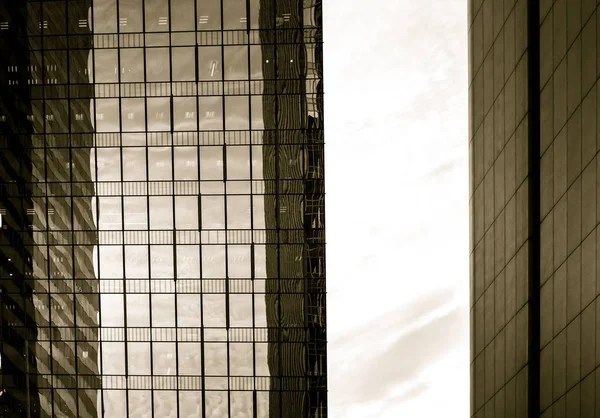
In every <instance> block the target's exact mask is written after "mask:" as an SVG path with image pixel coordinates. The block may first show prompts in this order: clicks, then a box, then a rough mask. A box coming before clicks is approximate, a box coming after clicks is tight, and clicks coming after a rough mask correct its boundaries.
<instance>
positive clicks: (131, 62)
mask: <svg viewBox="0 0 600 418" xmlns="http://www.w3.org/2000/svg"><path fill="white" fill-rule="evenodd" d="M120 54H121V82H122V83H130V82H142V81H144V49H143V48H122V49H121V50H120Z"/></svg>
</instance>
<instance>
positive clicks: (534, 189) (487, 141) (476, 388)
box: [468, 0, 600, 418]
mask: <svg viewBox="0 0 600 418" xmlns="http://www.w3.org/2000/svg"><path fill="white" fill-rule="evenodd" d="M597 6H598V2H597V1H596V0H577V1H571V0H557V1H548V0H484V1H482V0H470V1H469V5H468V11H469V19H468V20H469V106H470V109H469V116H470V119H469V154H470V167H471V170H470V213H471V214H470V218H471V230H470V237H471V245H470V251H471V254H470V259H471V274H470V276H471V286H470V294H471V416H473V417H513V416H516V417H530V418H531V417H546V418H549V417H559V416H560V417H590V418H591V417H596V416H599V415H600V396H599V395H598V394H600V374H599V373H600V372H599V370H600V369H598V367H597V366H598V365H599V364H600V301H599V299H598V294H599V292H600V275H599V271H598V267H600V266H599V265H598V264H599V263H598V260H600V242H599V240H600V229H599V228H598V221H599V220H600V201H598V199H597V196H598V190H599V188H600V158H599V157H598V151H599V150H600V131H599V128H600V127H599V126H598V125H597V120H598V116H599V113H598V112H599V111H600V103H599V102H598V100H600V90H598V89H599V88H600V87H598V85H599V84H598V82H597V80H598V75H600V49H598V46H599V45H600V11H599V10H598V7H597Z"/></svg>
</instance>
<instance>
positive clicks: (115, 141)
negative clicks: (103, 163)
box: [0, 129, 324, 152]
mask: <svg viewBox="0 0 600 418" xmlns="http://www.w3.org/2000/svg"><path fill="white" fill-rule="evenodd" d="M265 134H267V135H270V136H273V137H276V138H277V139H278V140H279V144H280V145H290V146H291V145H296V146H299V147H304V148H306V147H309V150H314V151H320V152H322V147H323V145H324V142H322V141H319V140H317V138H322V135H323V130H322V129H276V130H273V129H260V130H258V129H253V130H251V131H249V130H231V131H225V132H224V131H200V132H198V131H179V132H170V131H163V132H137V133H136V132H123V133H121V132H110V133H97V134H95V135H93V139H94V140H95V142H92V133H89V134H81V133H70V134H69V133H48V134H46V135H44V134H31V135H28V136H27V135H24V134H15V135H11V136H7V135H2V134H0V150H2V149H14V143H15V141H16V140H17V141H19V142H20V143H21V146H22V147H23V148H24V149H29V148H35V149H47V150H48V152H49V151H52V149H54V148H86V149H87V148H106V147H121V146H122V147H123V148H130V147H140V148H152V147H165V146H169V147H171V146H172V147H179V146H201V147H202V146H218V145H228V146H230V145H231V146H235V145H260V146H262V145H264V139H263V137H264V135H265Z"/></svg>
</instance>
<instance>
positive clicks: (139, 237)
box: [0, 228, 324, 248]
mask: <svg viewBox="0 0 600 418" xmlns="http://www.w3.org/2000/svg"><path fill="white" fill-rule="evenodd" d="M268 231H272V234H273V237H270V238H267V234H268V233H269V232H268ZM5 232H7V231H5ZM10 232H11V235H12V236H9V237H5V238H4V239H3V240H2V241H0V245H1V244H4V243H6V245H12V242H11V241H12V239H13V238H17V237H18V236H20V235H23V236H24V237H26V238H25V241H24V242H30V240H31V238H27V237H32V238H33V242H35V245H36V246H37V247H41V246H43V245H59V246H61V245H66V246H69V245H78V246H79V245H101V246H114V245H173V244H178V245H200V244H202V245H225V244H272V245H275V244H303V243H304V241H305V240H309V241H318V240H319V239H323V238H324V230H322V229H316V230H314V231H311V233H310V234H311V235H310V236H305V230H304V229H281V228H280V229H271V230H265V229H260V230H259V229H254V230H251V229H237V230H231V229H230V230H211V231H206V230H202V231H197V230H183V231H173V230H163V231H157V230H152V231H148V230H144V231H132V230H126V231H118V230H114V231H113V230H110V231H108V230H105V231H98V232H96V231H93V230H92V231H72V230H65V231H62V232H57V231H54V230H52V231H48V232H40V231H26V232H15V231H10ZM5 235H8V234H6V233H5ZM277 238H278V239H277ZM270 239H273V241H272V242H271V241H270ZM7 241H8V242H7ZM0 248H1V247H0Z"/></svg>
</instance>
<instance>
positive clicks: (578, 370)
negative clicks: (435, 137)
mask: <svg viewBox="0 0 600 418" xmlns="http://www.w3.org/2000/svg"><path fill="white" fill-rule="evenodd" d="M597 3H598V2H596V1H574V2H573V1H564V0H559V1H556V2H549V1H541V2H540V6H541V7H540V19H539V24H540V29H539V30H540V50H541V53H540V102H541V107H540V114H541V136H540V150H539V156H540V158H541V200H540V206H541V209H540V215H541V243H542V245H541V262H540V266H541V269H540V271H541V276H540V279H541V285H542V287H541V332H540V345H541V357H540V367H541V394H540V408H541V411H542V416H544V417H546V416H561V415H565V416H582V417H592V416H598V413H599V412H600V409H598V408H600V403H599V404H598V405H595V403H598V401H597V400H596V399H598V396H597V394H598V392H597V390H596V387H600V386H596V384H597V383H600V382H597V380H598V379H597V377H596V376H598V375H597V370H598V369H597V365H598V363H599V361H600V356H599V354H597V353H598V351H597V347H600V345H598V344H597V343H596V338H597V335H598V333H597V331H596V330H597V324H598V325H600V322H599V321H598V320H597V318H600V317H599V316H598V314H600V306H599V305H598V300H597V295H598V290H599V289H598V286H597V282H598V278H597V277H598V276H597V270H596V265H597V263H598V260H599V259H600V258H599V255H600V253H598V252H597V249H600V247H599V246H598V245H597V243H598V239H599V238H600V236H598V235H597V232H598V231H597V222H598V219H599V218H598V216H597V214H598V213H599V212H598V210H599V208H600V206H598V204H597V199H596V196H597V189H598V187H599V185H600V181H599V180H600V177H598V176H597V175H598V174H600V171H599V170H598V168H599V166H598V162H599V161H600V160H599V159H598V158H597V152H598V150H599V149H600V142H598V134H597V132H598V131H597V127H596V121H597V118H598V116H597V115H598V113H597V112H598V110H599V109H600V107H598V104H597V99H598V98H600V95H599V94H598V92H597V87H598V84H597V82H596V81H597V78H598V74H600V73H599V72H598V70H599V69H600V67H599V66H598V65H597V60H598V54H597V49H596V48H597V43H598V42H597V40H598V38H597V34H598V32H597V26H598V23H599V22H600V21H599V20H598V19H599V18H600V14H599V13H598V10H597ZM599 342H600V341H599ZM596 382H597V383H596ZM594 408H597V409H596V412H594Z"/></svg>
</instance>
